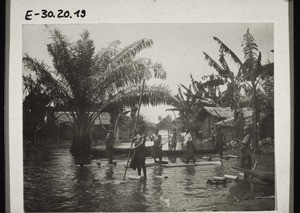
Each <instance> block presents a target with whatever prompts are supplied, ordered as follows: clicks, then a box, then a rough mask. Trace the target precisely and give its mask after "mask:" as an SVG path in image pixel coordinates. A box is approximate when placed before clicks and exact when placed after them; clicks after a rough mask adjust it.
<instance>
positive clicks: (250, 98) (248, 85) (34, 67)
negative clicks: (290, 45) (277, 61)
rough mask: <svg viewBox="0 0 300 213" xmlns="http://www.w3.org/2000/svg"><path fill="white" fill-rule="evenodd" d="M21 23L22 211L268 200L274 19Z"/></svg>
mask: <svg viewBox="0 0 300 213" xmlns="http://www.w3.org/2000/svg"><path fill="white" fill-rule="evenodd" d="M218 27H219V28H218ZM23 30H24V31H23V171H24V180H23V181H24V208H25V211H26V212H144V211H150V212H152V211H153V212H175V211H180V212H182V211H187V212H193V211H196V212H199V211H207V212H210V211H264V210H275V209H276V194H275V191H276V190H275V189H276V176H275V156H274V149H275V138H274V62H273V55H274V45H273V25H272V24H220V25H218V24H214V25H212V24H161V25H156V24H123V25H121V24H120V25H110V24H106V25H72V26H71V25H65V26H61V25H52V26H50V27H49V26H47V27H45V26H44V25H36V26H31V25H28V26H24V29H23ZM32 32H36V34H37V35H39V39H38V38H37V37H35V36H32ZM168 32H169V33H168ZM163 35H165V37H164V36H163ZM33 44H35V45H33ZM39 45H40V46H39Z"/></svg>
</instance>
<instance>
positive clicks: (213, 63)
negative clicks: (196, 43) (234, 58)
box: [203, 52, 227, 75]
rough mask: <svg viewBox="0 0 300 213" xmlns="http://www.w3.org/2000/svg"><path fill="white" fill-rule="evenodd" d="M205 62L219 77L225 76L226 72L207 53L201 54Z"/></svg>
mask: <svg viewBox="0 0 300 213" xmlns="http://www.w3.org/2000/svg"><path fill="white" fill-rule="evenodd" d="M203 54H204V56H205V58H204V59H205V60H206V61H207V62H208V65H209V66H211V67H213V68H214V69H215V70H216V71H217V72H218V73H219V74H220V75H226V74H227V72H226V71H225V70H224V69H223V68H222V67H221V66H220V65H219V64H218V63H217V62H216V61H214V60H213V59H212V58H211V57H210V56H209V55H208V54H207V53H205V52H203Z"/></svg>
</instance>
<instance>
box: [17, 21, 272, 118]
mask: <svg viewBox="0 0 300 213" xmlns="http://www.w3.org/2000/svg"><path fill="white" fill-rule="evenodd" d="M53 28H58V29H60V30H61V31H62V33H63V34H65V35H67V36H68V37H69V38H70V41H74V42H75V41H77V40H78V39H79V35H80V33H82V32H83V30H85V29H87V30H88V31H89V32H90V38H91V39H93V40H94V44H95V47H96V51H99V50H100V49H101V48H105V47H107V46H108V44H109V43H110V42H112V41H115V40H120V41H121V47H124V46H127V45H129V44H131V43H132V42H134V41H136V40H139V39H141V38H149V39H152V40H153V42H154V45H153V46H152V48H149V49H145V50H143V51H142V52H140V53H139V54H138V57H139V56H140V57H147V58H150V59H151V60H152V61H153V62H159V63H161V64H162V65H163V67H164V68H165V70H166V71H167V79H166V80H164V81H163V83H164V84H166V85H168V87H169V88H170V90H171V91H172V93H173V94H174V95H175V94H176V93H177V88H178V87H177V85H178V84H184V85H189V84H190V73H191V74H192V75H193V76H194V78H195V79H196V80H201V76H203V75H208V74H212V73H215V74H216V71H215V70H214V69H213V68H211V67H209V66H208V64H207V62H206V61H204V55H203V51H204V52H206V53H208V54H209V55H210V56H211V57H212V58H213V59H214V60H215V61H218V54H219V52H218V50H219V46H218V44H217V42H216V41H214V40H213V37H214V36H215V37H218V38H219V39H220V40H221V41H223V43H225V44H226V45H227V46H228V47H229V48H230V49H231V50H233V51H234V52H235V53H236V54H237V55H238V56H239V57H240V59H241V60H242V61H243V52H242V47H241V44H242V40H243V35H244V34H245V33H246V31H247V29H248V28H250V33H251V34H252V35H253V36H254V38H255V40H256V43H257V45H258V48H259V50H260V51H261V53H262V62H263V63H266V62H267V61H271V62H273V53H271V52H270V50H272V49H274V38H273V24H265V23H257V24H89V25H87V24H84V25H82V24H72V25H71V24H70V25H51V26H47V27H46V26H45V25H23V49H22V50H23V54H24V53H28V54H29V55H30V56H31V57H34V58H37V59H39V60H44V62H45V63H47V64H48V65H49V66H51V59H50V56H49V54H48V52H47V47H46V44H48V43H49V42H50V40H49V29H53ZM230 61H231V60H230V59H228V62H229V65H230V67H231V69H232V70H233V71H237V69H236V67H235V66H234V64H232V63H230ZM151 83H161V82H157V81H156V82H151ZM167 108H171V107H170V106H157V107H142V109H141V114H143V115H144V116H145V117H146V118H147V119H148V120H149V121H152V122H157V121H158V116H159V115H161V116H163V117H165V116H166V115H167V114H170V115H171V116H172V117H173V118H174V115H173V113H171V112H166V111H165V110H166V109H167Z"/></svg>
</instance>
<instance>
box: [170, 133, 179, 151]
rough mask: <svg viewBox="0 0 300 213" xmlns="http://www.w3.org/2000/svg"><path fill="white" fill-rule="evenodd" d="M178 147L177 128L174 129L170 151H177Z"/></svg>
mask: <svg viewBox="0 0 300 213" xmlns="http://www.w3.org/2000/svg"><path fill="white" fill-rule="evenodd" d="M176 146H177V130H176V128H174V129H173V135H172V138H171V143H170V150H173V149H174V150H176Z"/></svg>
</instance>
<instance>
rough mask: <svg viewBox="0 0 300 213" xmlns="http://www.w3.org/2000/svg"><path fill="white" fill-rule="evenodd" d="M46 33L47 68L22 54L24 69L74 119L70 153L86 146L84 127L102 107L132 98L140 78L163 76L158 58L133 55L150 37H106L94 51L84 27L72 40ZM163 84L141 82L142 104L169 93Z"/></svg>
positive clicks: (88, 126) (165, 98) (134, 100)
mask: <svg viewBox="0 0 300 213" xmlns="http://www.w3.org/2000/svg"><path fill="white" fill-rule="evenodd" d="M50 33H51V42H50V43H49V44H48V45H47V48H48V52H49V54H50V56H51V58H52V63H53V69H52V68H51V67H50V66H48V65H46V64H45V63H44V62H43V61H39V60H37V59H35V58H32V57H30V56H28V55H27V54H25V55H24V57H23V62H24V65H25V68H26V69H28V70H30V71H33V72H34V73H35V78H36V79H39V84H40V85H41V87H43V88H47V90H51V92H52V93H53V94H54V96H53V97H54V98H53V100H52V101H53V102H54V103H56V104H57V105H59V106H60V108H61V109H63V110H65V111H69V112H70V117H69V119H70V120H71V121H72V122H73V123H74V128H73V141H72V146H71V150H70V151H71V153H73V154H74V155H78V154H84V153H88V152H89V151H90V137H89V135H90V131H91V127H92V126H93V123H94V121H95V119H96V118H97V117H98V116H99V115H100V114H101V113H102V112H103V111H105V110H107V109H113V111H117V109H122V108H123V107H124V106H128V107H131V106H134V105H135V104H136V103H138V100H139V97H138V95H139V93H140V86H141V83H142V81H143V79H146V80H149V79H151V78H160V79H165V78H166V72H165V71H164V69H163V67H162V65H161V64H159V63H153V62H151V60H150V59H145V58H137V57H136V55H137V54H138V53H139V52H140V51H142V50H143V49H145V48H150V47H151V46H152V45H153V41H152V40H151V39H141V40H138V41H136V42H134V43H132V44H130V45H129V46H126V47H124V48H120V41H114V42H112V43H111V44H110V45H109V46H108V47H107V48H103V49H102V50H101V51H100V52H98V53H95V46H94V42H93V40H91V39H90V38H89V33H88V31H84V32H83V33H82V34H81V38H80V39H79V40H78V41H77V42H75V43H71V42H69V39H68V38H67V37H66V36H65V35H63V34H62V33H61V32H60V31H59V30H57V29H55V30H53V31H51V32H50ZM169 94H170V93H169V90H168V88H167V87H166V86H164V85H158V86H155V85H154V86H146V87H145V92H144V95H143V97H142V102H143V104H146V105H150V104H151V105H157V104H164V103H167V102H168V99H169V98H171V97H170V95H169Z"/></svg>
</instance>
